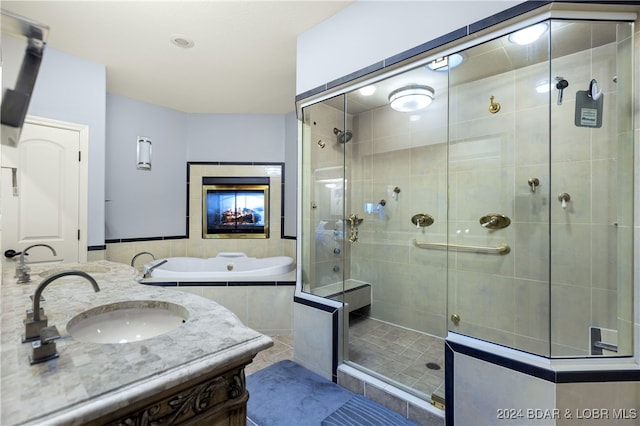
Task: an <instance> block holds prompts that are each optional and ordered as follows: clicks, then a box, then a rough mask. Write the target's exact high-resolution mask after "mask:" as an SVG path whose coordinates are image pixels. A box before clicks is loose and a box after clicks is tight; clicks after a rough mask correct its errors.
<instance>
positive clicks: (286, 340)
mask: <svg viewBox="0 0 640 426" xmlns="http://www.w3.org/2000/svg"><path fill="white" fill-rule="evenodd" d="M269 337H271V338H272V339H273V346H272V347H270V348H269V349H266V350H264V351H261V352H258V354H257V355H256V356H255V358H254V359H253V362H252V363H251V364H249V365H247V366H246V367H245V369H244V373H245V375H247V376H248V375H249V374H251V373H255V372H256V371H258V370H262V369H263V368H265V367H268V366H270V365H271V364H275V363H276V362H278V361H282V360H284V359H290V360H293V336H292V335H283V336H269Z"/></svg>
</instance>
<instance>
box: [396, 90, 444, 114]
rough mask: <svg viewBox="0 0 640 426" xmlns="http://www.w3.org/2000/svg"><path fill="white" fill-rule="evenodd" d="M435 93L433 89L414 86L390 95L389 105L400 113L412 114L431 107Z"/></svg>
mask: <svg viewBox="0 0 640 426" xmlns="http://www.w3.org/2000/svg"><path fill="white" fill-rule="evenodd" d="M434 95H435V92H434V90H433V87H430V86H423V85H419V84H412V85H409V86H405V87H401V88H399V89H396V90H394V91H393V92H391V93H390V94H389V105H390V106H391V108H392V109H394V110H396V111H399V112H412V111H418V110H421V109H424V108H426V107H428V106H429V105H431V102H433V97H434Z"/></svg>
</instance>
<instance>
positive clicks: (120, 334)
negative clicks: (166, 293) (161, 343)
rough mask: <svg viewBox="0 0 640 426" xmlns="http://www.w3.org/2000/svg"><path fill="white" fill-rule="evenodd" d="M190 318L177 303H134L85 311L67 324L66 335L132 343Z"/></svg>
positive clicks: (107, 341)
mask: <svg viewBox="0 0 640 426" xmlns="http://www.w3.org/2000/svg"><path fill="white" fill-rule="evenodd" d="M188 318H189V313H188V312H187V310H186V309H185V308H184V307H182V306H180V305H176V304H175V303H170V302H164V301H158V300H131V301H126V302H117V303H111V304H109V305H102V306H98V307H96V308H93V309H90V310H88V311H85V312H82V313H81V314H78V315H76V316H75V317H73V318H72V319H71V320H70V321H69V322H68V323H67V332H68V333H69V334H71V336H72V337H73V338H74V339H77V340H80V341H83V342H93V343H129V342H137V341H139V340H144V339H149V338H151V337H155V336H159V335H161V334H164V333H167V332H169V331H171V330H175V329H176V328H178V327H180V326H181V325H183V324H184V323H185V322H186V321H187V319H188Z"/></svg>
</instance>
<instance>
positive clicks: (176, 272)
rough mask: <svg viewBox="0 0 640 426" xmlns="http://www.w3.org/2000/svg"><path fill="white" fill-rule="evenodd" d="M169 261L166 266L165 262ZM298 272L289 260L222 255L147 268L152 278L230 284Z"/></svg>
mask: <svg viewBox="0 0 640 426" xmlns="http://www.w3.org/2000/svg"><path fill="white" fill-rule="evenodd" d="M165 261H166V262H165ZM294 269H295V263H294V261H293V258H292V257H289V256H273V257H263V258H257V257H248V256H247V255H246V254H245V253H239V252H227V253H219V254H218V255H217V256H216V257H210V258H207V259H204V258H199V257H168V258H166V259H160V260H154V261H153V262H149V263H147V264H145V270H150V271H151V272H150V276H151V278H158V279H180V280H184V281H186V280H211V281H228V280H234V279H236V278H245V277H253V278H255V277H273V276H278V275H283V274H286V273H288V272H291V271H293V270H294Z"/></svg>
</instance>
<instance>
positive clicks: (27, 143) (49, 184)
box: [1, 118, 86, 263]
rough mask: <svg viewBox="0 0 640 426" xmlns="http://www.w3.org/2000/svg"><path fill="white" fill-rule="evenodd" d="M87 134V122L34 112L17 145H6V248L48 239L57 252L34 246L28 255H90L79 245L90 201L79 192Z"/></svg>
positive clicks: (64, 258)
mask: <svg viewBox="0 0 640 426" xmlns="http://www.w3.org/2000/svg"><path fill="white" fill-rule="evenodd" d="M74 127H75V128H74ZM83 129H84V130H83ZM84 138H86V128H83V127H82V126H75V125H64V124H60V123H59V122H54V121H52V120H42V119H33V118H32V119H28V120H26V121H25V125H24V127H23V130H22V134H21V137H20V142H19V143H18V146H17V147H15V148H14V147H10V146H6V145H3V146H2V189H1V190H2V195H1V202H2V206H1V207H2V251H3V252H4V251H6V250H9V249H13V250H15V251H22V250H24V249H25V248H27V247H29V246H31V245H34V244H47V245H49V246H51V247H53V248H54V249H55V251H56V255H55V256H54V255H53V253H52V252H51V250H49V249H47V248H46V247H34V248H32V249H30V250H29V255H28V257H27V258H25V259H26V261H27V262H28V263H34V262H50V261H60V262H79V261H82V260H86V249H82V248H81V246H80V243H81V241H86V238H80V236H81V234H80V233H81V231H82V228H86V224H83V223H82V222H83V221H82V218H83V214H84V215H86V213H85V212H86V206H83V207H81V204H80V200H81V199H84V198H85V197H81V196H80V189H81V188H83V187H84V186H85V184H83V183H82V179H83V178H85V177H84V176H83V174H82V173H81V169H82V168H81V167H80V164H81V163H80V161H81V150H82V149H81V148H82V146H81V145H83V144H84V143H83V140H84ZM85 161H86V159H85ZM85 204H86V203H85ZM82 209H84V210H85V212H83V211H82ZM85 247H86V243H85ZM83 254H84V256H83ZM83 257H84V259H82V258H83Z"/></svg>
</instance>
